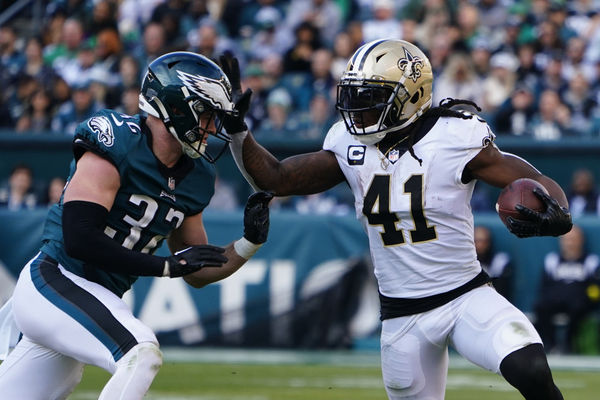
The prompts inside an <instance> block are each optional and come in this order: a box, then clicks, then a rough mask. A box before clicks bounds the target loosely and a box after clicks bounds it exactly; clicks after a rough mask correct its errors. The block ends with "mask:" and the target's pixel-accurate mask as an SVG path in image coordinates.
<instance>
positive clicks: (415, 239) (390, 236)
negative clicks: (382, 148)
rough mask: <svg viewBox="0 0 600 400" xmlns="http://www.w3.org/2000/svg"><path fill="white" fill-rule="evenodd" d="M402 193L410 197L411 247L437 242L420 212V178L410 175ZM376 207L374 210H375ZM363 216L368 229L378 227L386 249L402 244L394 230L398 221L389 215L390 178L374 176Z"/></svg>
mask: <svg viewBox="0 0 600 400" xmlns="http://www.w3.org/2000/svg"><path fill="white" fill-rule="evenodd" d="M404 193H406V194H408V195H409V196H410V214H411V216H412V219H413V223H414V226H415V229H413V230H411V231H410V239H411V242H412V243H413V244H415V243H422V242H428V241H431V240H434V239H436V238H437V233H436V230H435V226H429V223H428V222H427V219H426V218H425V214H424V212H423V175H412V176H411V177H410V178H408V179H407V180H406V182H404ZM376 205H377V210H375V206H376ZM362 212H363V214H364V215H365V217H367V220H368V221H369V225H381V226H382V227H383V232H379V234H380V236H381V240H382V241H383V244H384V245H385V246H395V245H399V244H403V243H404V242H405V239H404V232H403V231H402V229H399V228H398V227H397V223H398V222H400V217H398V215H397V214H396V213H394V212H391V211H390V175H375V176H374V177H373V180H372V181H371V185H370V186H369V190H368V191H367V194H366V195H365V198H364V201H363V210H362Z"/></svg>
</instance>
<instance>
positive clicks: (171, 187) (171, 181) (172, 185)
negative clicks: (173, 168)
mask: <svg viewBox="0 0 600 400" xmlns="http://www.w3.org/2000/svg"><path fill="white" fill-rule="evenodd" d="M168 185H169V189H171V190H175V178H173V177H171V176H170V177H169V181H168Z"/></svg>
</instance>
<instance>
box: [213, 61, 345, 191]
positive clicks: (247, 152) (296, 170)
mask: <svg viewBox="0 0 600 400" xmlns="http://www.w3.org/2000/svg"><path fill="white" fill-rule="evenodd" d="M220 64H221V68H222V69H223V72H224V73H225V74H226V75H227V77H228V79H229V81H230V83H231V91H232V99H233V103H234V105H235V111H234V113H233V114H231V115H226V116H225V118H224V120H223V124H224V126H225V130H226V131H227V133H228V134H229V135H230V136H231V143H230V149H231V153H232V154H233V158H234V160H235V162H236V164H237V166H238V168H239V169H240V171H241V172H242V174H243V175H244V177H245V178H246V180H248V182H249V183H250V185H252V187H253V188H254V189H255V190H268V191H270V192H273V194H275V195H276V196H287V195H302V194H313V193H319V192H322V191H325V190H327V189H329V188H332V187H333V186H335V185H337V184H338V183H340V182H343V181H344V179H345V178H344V174H343V173H342V170H341V169H340V167H339V165H338V163H337V160H336V158H335V155H334V154H333V153H331V152H329V151H323V150H321V151H317V152H314V153H307V154H300V155H297V156H293V157H290V158H287V159H285V160H283V161H281V162H280V161H279V160H278V159H277V158H275V157H274V156H273V155H272V154H271V153H269V152H268V151H267V150H266V149H265V148H264V147H262V146H261V145H259V144H258V143H257V142H256V141H255V140H254V138H253V137H252V134H251V133H250V132H249V131H248V127H247V126H246V124H245V122H244V115H245V114H246V112H247V111H248V108H249V107H250V97H251V95H252V91H251V90H250V89H246V91H245V92H242V86H241V83H240V67H239V64H238V60H237V59H236V58H235V57H234V56H233V54H231V53H225V54H223V56H222V57H221V58H220Z"/></svg>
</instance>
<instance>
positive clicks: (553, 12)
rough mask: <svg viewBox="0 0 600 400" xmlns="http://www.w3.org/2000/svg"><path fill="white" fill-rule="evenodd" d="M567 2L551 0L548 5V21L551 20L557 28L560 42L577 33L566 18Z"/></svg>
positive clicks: (566, 40)
mask: <svg viewBox="0 0 600 400" xmlns="http://www.w3.org/2000/svg"><path fill="white" fill-rule="evenodd" d="M567 16H568V13H567V4H566V0H551V1H550V6H549V7H548V17H547V18H548V21H550V22H552V23H553V24H554V26H556V27H557V28H558V37H559V39H560V40H561V42H562V43H566V42H568V41H569V40H570V39H571V38H573V37H575V36H576V35H577V32H575V31H574V30H573V29H572V28H571V27H570V26H569V24H566V20H567Z"/></svg>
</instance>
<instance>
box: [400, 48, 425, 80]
mask: <svg viewBox="0 0 600 400" xmlns="http://www.w3.org/2000/svg"><path fill="white" fill-rule="evenodd" d="M398 68H400V69H401V70H402V71H404V75H405V76H406V77H407V78H409V79H412V80H413V82H417V79H419V78H420V77H421V68H423V59H422V58H421V57H419V56H413V55H412V54H411V53H410V51H408V49H407V48H406V47H404V58H401V59H399V60H398Z"/></svg>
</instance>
